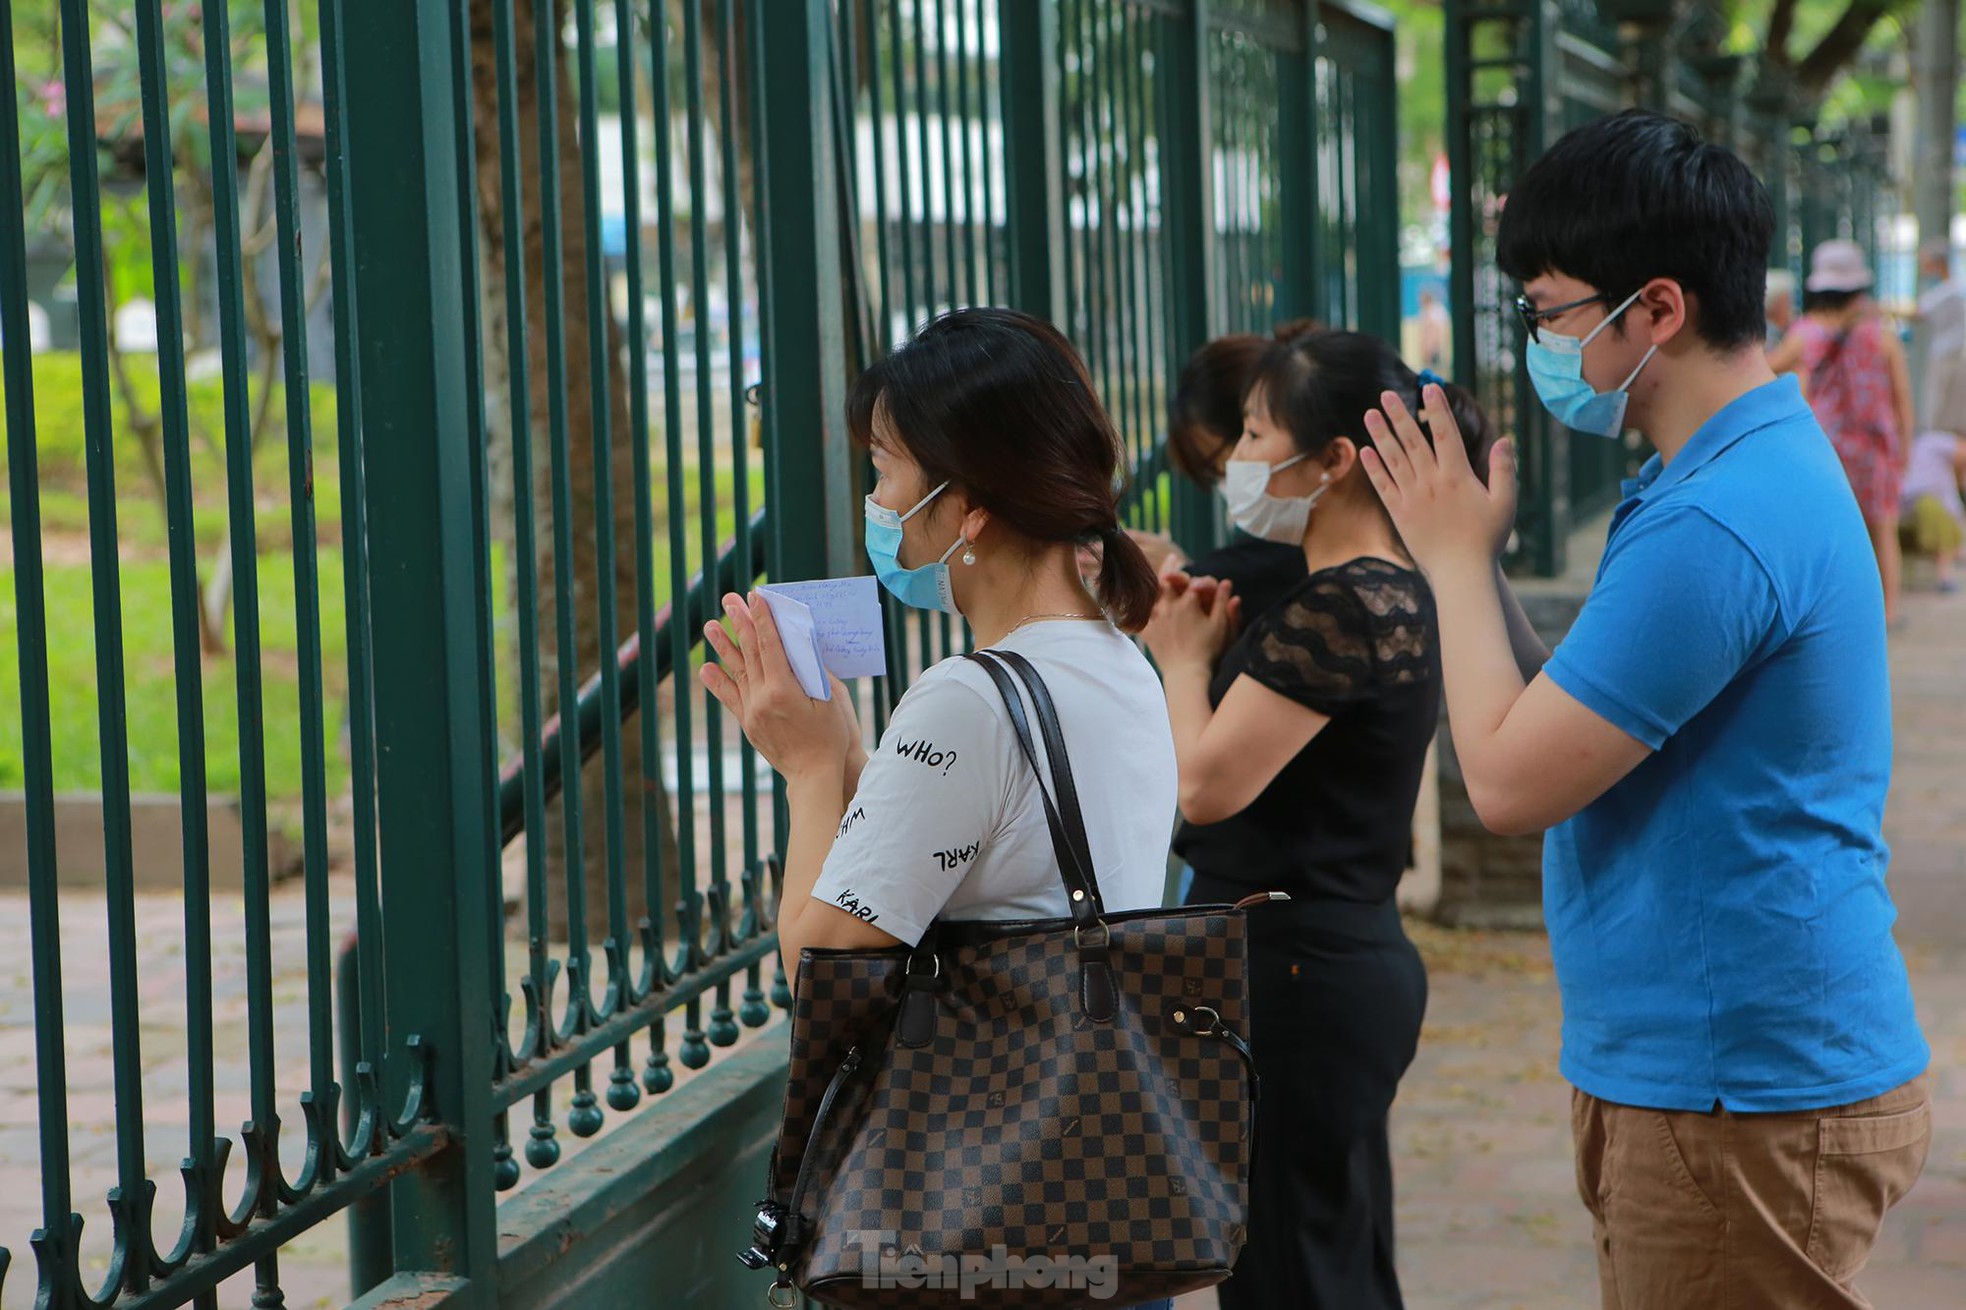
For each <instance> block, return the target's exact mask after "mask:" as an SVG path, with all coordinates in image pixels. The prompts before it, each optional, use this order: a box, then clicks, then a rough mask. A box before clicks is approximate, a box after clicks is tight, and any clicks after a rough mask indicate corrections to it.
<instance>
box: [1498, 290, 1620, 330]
mask: <svg viewBox="0 0 1966 1310" xmlns="http://www.w3.org/2000/svg"><path fill="white" fill-rule="evenodd" d="M1610 299H1611V297H1610V296H1607V295H1605V294H1604V293H1603V292H1602V291H1600V292H1598V293H1597V294H1596V295H1591V296H1585V297H1584V298H1583V299H1582V300H1573V301H1571V302H1570V303H1569V304H1567V305H1552V306H1550V307H1549V308H1548V309H1538V308H1536V306H1535V305H1534V304H1532V303H1531V302H1530V299H1529V297H1528V296H1517V297H1516V298H1515V312H1516V317H1518V318H1520V319H1521V320H1522V330H1523V331H1525V332H1527V333H1528V334H1529V339H1530V340H1531V341H1541V340H1542V335H1541V328H1542V324H1543V320H1544V319H1546V318H1555V317H1557V315H1559V314H1568V313H1569V312H1570V311H1571V310H1573V309H1582V308H1583V307H1584V306H1585V305H1595V304H1600V303H1604V302H1608V301H1609V300H1610Z"/></svg>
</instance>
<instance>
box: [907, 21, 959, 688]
mask: <svg viewBox="0 0 1966 1310" xmlns="http://www.w3.org/2000/svg"><path fill="white" fill-rule="evenodd" d="M923 5H924V0H914V10H913V12H914V19H915V148H916V160H917V166H918V168H919V170H920V178H921V186H922V191H921V200H922V207H921V211H920V215H921V216H920V222H921V242H922V318H923V319H924V320H927V319H932V318H934V317H935V316H936V314H937V313H939V312H940V311H941V309H942V307H943V306H944V305H946V304H948V303H949V299H950V297H949V296H948V295H947V294H945V292H944V288H943V283H941V282H939V281H938V280H937V276H936V268H935V170H934V169H932V168H931V167H929V135H928V115H929V101H928V22H927V18H926V16H925V14H924V10H923ZM898 98H899V97H898V96H897V99H898ZM912 617H913V618H914V620H915V639H916V641H917V642H919V643H920V647H919V651H920V657H921V665H920V667H922V668H927V667H928V666H929V665H930V664H933V663H934V662H935V632H936V627H937V616H936V615H933V614H931V613H929V612H928V611H927V610H915V611H913V613H912ZM940 624H941V627H942V630H943V633H944V636H945V637H946V635H947V632H948V618H947V617H946V616H943V617H942V618H941V620H940ZM904 663H906V664H907V665H908V667H910V668H914V667H916V664H915V660H914V659H913V658H912V657H911V656H909V657H904Z"/></svg>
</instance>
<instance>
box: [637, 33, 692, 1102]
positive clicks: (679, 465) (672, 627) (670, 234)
mask: <svg viewBox="0 0 1966 1310" xmlns="http://www.w3.org/2000/svg"><path fill="white" fill-rule="evenodd" d="M666 14H667V9H666V6H665V7H664V8H660V9H656V10H653V11H652V12H651V22H650V26H651V27H652V28H653V29H654V30H653V31H652V32H651V33H650V38H649V39H650V45H651V59H652V63H651V72H652V74H653V82H654V85H653V86H652V87H651V88H650V90H649V101H650V104H651V106H652V107H653V110H654V115H655V122H656V133H655V196H656V212H657V214H658V216H659V218H660V220H661V223H662V229H661V234H660V236H659V237H658V239H657V243H656V258H657V270H658V275H659V276H660V278H661V281H662V415H663V419H662V429H663V430H662V442H663V473H664V482H665V488H664V489H665V491H666V493H667V496H668V504H669V507H670V508H669V514H668V519H669V653H670V660H669V668H670V671H671V676H673V677H676V678H678V679H683V678H686V677H687V674H686V670H687V669H688V668H689V652H690V645H691V642H690V635H689V627H690V624H691V623H692V622H693V621H694V620H695V618H696V616H695V615H692V614H690V613H689V612H688V607H687V606H686V605H685V604H684V600H685V598H686V597H687V595H688V594H689V555H688V549H689V543H688V537H687V535H686V529H685V526H684V523H683V516H682V514H681V513H680V510H681V507H682V506H683V504H684V503H685V500H684V494H683V380H682V363H681V360H680V359H679V358H678V356H677V349H678V345H677V335H678V328H677V317H678V316H677V312H676V285H677V276H676V221H675V214H676V186H675V166H674V164H675V161H674V159H673V155H674V153H675V151H674V147H673V145H672V144H671V138H672V132H671V127H672V126H673V122H674V119H673V115H672V114H671V111H670V102H669V53H670V48H671V47H670V31H671V29H670V26H669V24H668V22H667V21H666ZM695 203H696V201H695V198H694V197H692V198H691V205H692V207H694V205H695ZM673 685H674V687H675V697H676V708H675V715H676V799H675V805H676V899H675V901H674V902H673V903H672V904H673V905H674V907H675V909H676V914H677V921H676V935H677V947H676V954H675V961H674V964H673V966H672V972H673V973H676V974H680V973H682V972H685V971H687V970H688V969H689V968H690V967H691V966H692V965H693V963H694V956H695V951H696V945H695V942H694V941H693V939H691V937H690V924H689V921H688V919H687V917H686V915H685V913H684V911H683V909H682V906H683V903H684V900H685V898H686V896H687V895H688V894H689V893H690V891H691V890H692V888H693V880H694V878H695V876H696V875H695V873H694V870H695V868H696V809H695V794H696V772H695V769H694V767H693V766H692V765H691V763H690V754H691V743H692V741H693V740H694V738H693V737H692V735H691V734H692V731H693V721H694V715H693V713H692V711H693V710H694V708H695V705H694V698H693V697H692V696H691V694H690V693H691V689H690V687H689V684H688V683H687V682H686V681H678V682H676V683H675V684H673ZM654 908H655V907H653V906H652V907H651V909H654ZM666 1036H667V1030H666V1027H665V1025H663V1024H659V1023H658V1024H655V1025H653V1026H651V1027H650V1029H649V1054H648V1060H647V1062H646V1063H645V1064H644V1065H643V1068H642V1086H643V1087H645V1088H647V1089H648V1090H649V1091H650V1092H654V1093H661V1092H665V1091H668V1090H669V1088H670V1087H671V1086H673V1085H674V1082H675V1072H674V1071H673V1070H672V1069H671V1068H670V1067H669V1053H668V1051H667V1050H665V1049H664V1043H665V1040H666Z"/></svg>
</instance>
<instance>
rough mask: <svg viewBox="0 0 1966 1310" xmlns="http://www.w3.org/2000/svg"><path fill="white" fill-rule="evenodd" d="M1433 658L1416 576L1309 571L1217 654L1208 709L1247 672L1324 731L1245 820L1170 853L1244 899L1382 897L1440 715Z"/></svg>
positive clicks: (1394, 876)
mask: <svg viewBox="0 0 1966 1310" xmlns="http://www.w3.org/2000/svg"><path fill="white" fill-rule="evenodd" d="M1439 650H1440V642H1439V632H1438V627H1437V624H1436V620H1435V616H1434V600H1433V593H1432V592H1430V591H1429V590H1428V589H1427V584H1426V582H1425V580H1424V579H1422V578H1421V576H1420V575H1419V574H1418V573H1416V572H1414V571H1413V570H1411V569H1406V568H1401V567H1400V566H1399V565H1396V564H1391V563H1388V562H1386V561H1384V560H1377V559H1356V560H1353V561H1351V562H1350V563H1348V564H1341V565H1339V566H1338V567H1336V568H1330V569H1321V570H1319V571H1318V572H1316V573H1313V574H1311V575H1310V576H1309V577H1308V578H1306V579H1305V580H1304V582H1303V583H1301V584H1300V585H1299V586H1298V587H1297V588H1296V590H1294V591H1292V592H1291V593H1290V594H1288V595H1287V596H1285V597H1284V599H1283V600H1282V601H1280V602H1279V603H1278V604H1277V606H1276V607H1275V608H1274V609H1272V610H1271V611H1269V612H1268V613H1266V614H1264V615H1262V616H1261V617H1259V618H1257V619H1256V620H1254V621H1253V622H1251V623H1250V624H1249V626H1248V627H1247V628H1246V629H1245V630H1244V632H1243V634H1242V637H1241V638H1240V639H1239V640H1238V641H1237V642H1236V643H1235V645H1233V646H1231V647H1230V648H1229V650H1228V652H1227V653H1226V654H1224V655H1223V657H1222V662H1221V664H1220V665H1219V666H1217V668H1216V670H1215V680H1214V682H1213V683H1212V684H1211V685H1210V687H1209V701H1210V703H1211V704H1215V705H1220V704H1221V703H1222V698H1223V696H1224V695H1226V694H1227V693H1228V690H1229V687H1230V686H1231V685H1232V684H1233V683H1234V682H1235V680H1236V679H1237V678H1239V677H1242V676H1244V675H1247V676H1249V677H1252V678H1254V679H1256V681H1258V682H1260V683H1262V684H1263V685H1264V686H1265V687H1268V688H1270V689H1271V690H1272V691H1275V692H1277V693H1279V694H1280V695H1284V696H1288V697H1289V698H1290V699H1292V700H1294V701H1296V702H1298V703H1299V704H1301V705H1305V706H1308V707H1310V708H1311V709H1314V710H1316V711H1317V712H1318V713H1320V714H1324V715H1327V716H1329V717H1330V719H1331V722H1330V723H1329V724H1327V725H1325V727H1324V729H1323V731H1321V732H1319V733H1318V735H1317V736H1316V737H1313V738H1312V739H1311V742H1310V744H1309V745H1308V746H1306V747H1305V748H1304V749H1303V750H1302V751H1300V752H1298V754H1297V756H1296V758H1295V759H1293V760H1291V761H1290V762H1289V763H1288V764H1286V765H1284V767H1283V769H1282V771H1281V772H1279V773H1278V774H1277V776H1276V777H1275V779H1273V780H1272V781H1271V783H1270V785H1269V786H1268V787H1266V788H1265V789H1264V790H1263V793H1262V794H1261V795H1260V796H1258V797H1257V798H1256V799H1255V801H1253V802H1251V803H1250V805H1249V807H1248V808H1247V809H1245V810H1243V811H1242V813H1240V814H1237V815H1234V816H1232V817H1230V818H1228V819H1225V820H1223V821H1222V822H1220V823H1213V824H1207V825H1204V826H1197V825H1194V824H1185V825H1183V827H1182V829H1181V832H1180V835H1179V836H1178V838H1177V839H1176V841H1175V850H1176V851H1177V852H1179V853H1180V855H1181V856H1182V857H1183V858H1184V859H1186V860H1187V861H1188V863H1190V864H1192V865H1194V867H1195V871H1196V873H1197V875H1199V876H1201V877H1204V878H1210V879H1221V880H1226V881H1229V882H1233V883H1237V884H1242V885H1246V886H1248V887H1249V889H1250V890H1251V891H1286V892H1290V893H1291V894H1292V895H1295V896H1299V897H1308V898H1327V899H1329V898H1336V899H1339V900H1347V901H1365V902H1372V903H1377V902H1379V901H1383V900H1385V899H1386V898H1388V897H1390V896H1391V895H1392V894H1393V890H1394V888H1395V887H1396V886H1397V885H1398V882H1399V876H1400V873H1401V871H1402V870H1404V869H1405V867H1406V864H1407V860H1408V857H1409V855H1410V853H1411V846H1412V828H1413V805H1414V802H1415V801H1416V800H1417V799H1418V797H1419V794H1420V774H1421V770H1422V766H1423V765H1424V763H1425V760H1426V754H1427V746H1428V744H1429V743H1430V742H1431V741H1432V740H1433V737H1434V731H1435V728H1436V726H1437V725H1438V723H1439V718H1440V695H1441V691H1440V654H1439Z"/></svg>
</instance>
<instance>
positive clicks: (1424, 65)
mask: <svg viewBox="0 0 1966 1310" xmlns="http://www.w3.org/2000/svg"><path fill="white" fill-rule="evenodd" d="M1381 7H1382V8H1384V9H1385V10H1386V11H1387V12H1388V13H1390V14H1392V15H1393V17H1394V19H1395V20H1397V22H1398V24H1399V26H1398V30H1397V34H1396V37H1395V41H1396V47H1395V48H1396V50H1397V56H1396V57H1397V64H1396V67H1397V69H1398V73H1399V83H1400V85H1399V212H1400V217H1401V219H1402V220H1403V221H1404V222H1407V223H1415V222H1422V221H1424V220H1426V219H1428V218H1430V217H1431V216H1432V214H1433V192H1432V186H1431V184H1432V178H1433V165H1434V160H1435V158H1436V157H1438V156H1439V155H1440V154H1441V152H1442V151H1444V150H1446V148H1447V54H1446V18H1445V15H1444V14H1443V13H1442V10H1441V6H1440V3H1439V0H1381Z"/></svg>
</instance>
